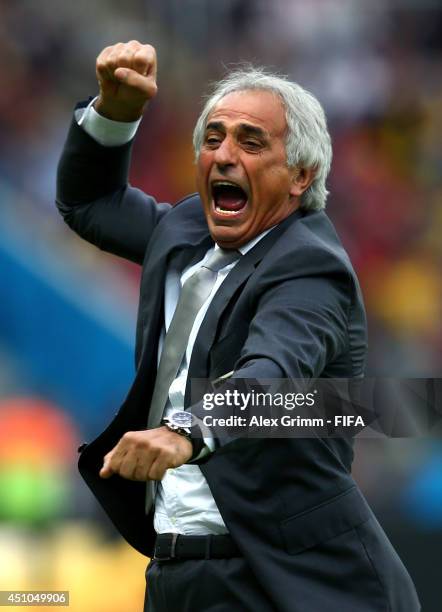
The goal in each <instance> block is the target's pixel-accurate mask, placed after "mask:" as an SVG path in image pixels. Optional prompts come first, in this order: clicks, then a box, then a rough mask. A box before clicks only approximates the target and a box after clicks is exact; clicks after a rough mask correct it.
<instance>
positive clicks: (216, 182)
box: [212, 181, 242, 189]
mask: <svg viewBox="0 0 442 612" xmlns="http://www.w3.org/2000/svg"><path fill="white" fill-rule="evenodd" d="M221 185H225V186H226V187H238V188H239V189H242V187H241V186H240V185H238V183H232V182H231V181H213V183H212V187H218V186H221Z"/></svg>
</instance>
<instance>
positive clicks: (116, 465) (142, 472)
mask: <svg viewBox="0 0 442 612" xmlns="http://www.w3.org/2000/svg"><path fill="white" fill-rule="evenodd" d="M192 453H193V447H192V443H191V442H190V440H188V439H187V438H185V437H184V436H181V435H180V434H178V433H175V432H174V431H169V429H167V427H157V428H155V429H147V430H145V431H128V432H127V433H125V434H124V436H123V437H122V438H121V439H120V441H119V442H118V444H117V445H116V446H114V448H113V449H112V450H111V451H110V452H109V453H107V455H106V456H105V457H104V461H103V467H102V468H101V470H100V476H101V478H109V477H110V476H112V475H113V474H119V475H120V476H121V477H122V478H127V479H128V480H141V481H147V480H161V479H162V478H163V476H164V474H165V472H166V470H168V469H169V468H176V467H179V466H180V465H183V463H186V462H187V461H189V459H190V458H191V457H192Z"/></svg>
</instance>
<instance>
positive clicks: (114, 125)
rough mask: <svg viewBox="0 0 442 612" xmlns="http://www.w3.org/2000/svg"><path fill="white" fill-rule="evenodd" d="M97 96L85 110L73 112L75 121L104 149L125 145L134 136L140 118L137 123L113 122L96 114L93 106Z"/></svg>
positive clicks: (79, 109)
mask: <svg viewBox="0 0 442 612" xmlns="http://www.w3.org/2000/svg"><path fill="white" fill-rule="evenodd" d="M97 98H98V96H95V98H94V99H93V100H91V101H90V102H89V104H88V105H87V106H86V107H85V108H78V109H77V110H76V111H75V119H76V121H77V123H78V125H80V126H81V127H82V128H83V130H84V131H85V132H86V134H88V135H89V136H90V137H91V138H93V139H94V140H95V141H96V142H98V144H100V145H102V146H104V147H119V146H121V145H125V144H127V143H128V142H129V141H130V140H132V138H133V137H134V136H135V134H136V133H137V130H138V126H139V125H140V122H141V118H140V119H138V120H137V121H127V122H126V121H113V120H112V119H107V118H106V117H103V115H100V114H99V113H97V111H96V110H95V108H94V107H93V104H94V102H95V100H96V99H97Z"/></svg>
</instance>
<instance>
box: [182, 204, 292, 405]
mask: <svg viewBox="0 0 442 612" xmlns="http://www.w3.org/2000/svg"><path fill="white" fill-rule="evenodd" d="M300 214H301V213H299V212H298V211H296V212H295V213H293V214H292V215H290V217H288V218H287V219H285V220H284V221H283V222H282V223H280V224H279V225H278V226H277V227H275V228H274V229H273V230H272V231H271V232H269V233H268V234H267V235H266V236H264V238H262V240H260V241H259V242H258V244H256V245H255V246H254V247H253V249H251V250H250V251H249V252H248V253H246V254H245V255H243V256H242V257H241V259H240V260H239V262H238V263H237V265H236V266H235V267H234V268H233V270H232V271H231V272H230V273H229V274H228V276H227V278H226V279H225V280H224V282H223V283H222V285H221V287H220V288H219V289H218V291H217V292H216V294H215V296H214V298H213V300H212V302H211V304H210V306H209V309H208V311H207V313H206V316H205V317H204V320H203V322H202V324H201V327H200V329H199V332H198V335H197V338H196V340H195V344H194V347H193V350H192V357H191V360H190V364H189V375H188V379H187V387H186V398H185V405H187V402H188V401H189V399H190V381H191V379H192V378H206V377H207V375H208V372H207V362H208V356H209V351H210V349H211V348H212V345H213V341H214V339H215V335H216V332H217V328H218V323H219V321H220V319H221V315H222V313H223V311H224V310H225V308H226V306H227V305H228V303H229V301H230V299H231V298H232V296H233V295H234V294H235V291H236V290H237V289H238V288H239V287H240V286H241V285H243V284H244V283H245V282H246V281H247V279H248V278H249V277H250V276H251V275H252V274H253V272H254V271H255V269H256V267H257V266H258V264H259V262H260V261H261V260H262V259H263V257H264V256H265V255H266V254H267V253H268V251H269V250H270V249H271V248H272V246H273V245H274V244H275V242H276V241H277V240H278V238H279V237H280V236H281V234H282V233H283V232H284V231H285V229H286V228H287V227H288V226H289V225H291V223H293V222H294V221H295V220H296V219H297V218H298V217H299V216H300Z"/></svg>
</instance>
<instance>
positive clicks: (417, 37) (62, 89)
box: [0, 0, 442, 610]
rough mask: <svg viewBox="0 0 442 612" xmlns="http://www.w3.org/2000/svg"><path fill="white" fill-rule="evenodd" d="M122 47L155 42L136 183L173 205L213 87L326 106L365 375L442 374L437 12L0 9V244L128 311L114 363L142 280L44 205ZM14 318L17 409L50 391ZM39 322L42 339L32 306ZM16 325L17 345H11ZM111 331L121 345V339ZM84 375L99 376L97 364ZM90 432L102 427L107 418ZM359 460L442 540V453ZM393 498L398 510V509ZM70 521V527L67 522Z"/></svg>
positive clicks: (380, 498) (143, 5)
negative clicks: (306, 94)
mask: <svg viewBox="0 0 442 612" xmlns="http://www.w3.org/2000/svg"><path fill="white" fill-rule="evenodd" d="M131 39H138V40H140V41H142V42H149V43H151V44H153V45H154V46H156V48H157V51H158V57H159V94H158V96H157V98H156V99H155V100H154V101H153V103H152V104H151V106H150V108H149V111H148V114H147V116H146V118H145V119H144V121H143V122H142V124H141V128H140V131H139V136H138V138H137V141H136V145H135V151H134V156H133V164H132V170H131V182H132V184H133V185H135V186H137V187H140V188H142V189H144V190H145V191H148V192H149V193H151V194H153V195H154V196H155V197H156V198H157V199H158V200H159V201H169V202H174V201H176V200H178V199H179V198H180V197H181V196H183V195H184V194H186V193H188V192H191V191H194V190H195V185H194V181H193V151H192V148H191V133H192V128H193V125H194V122H195V120H196V118H197V116H198V113H199V111H200V109H201V97H202V95H203V94H204V93H206V92H207V89H208V85H209V84H210V81H213V80H215V79H216V78H217V77H219V76H221V75H222V74H223V73H224V72H225V71H226V69H228V67H229V66H230V65H232V64H235V63H238V62H240V61H247V62H252V63H254V64H256V65H264V66H267V67H269V68H272V69H275V70H276V71H278V72H280V73H283V74H287V75H288V76H289V77H290V78H292V79H293V80H295V81H298V82H299V83H300V84H302V85H303V86H304V87H306V88H307V89H309V90H311V91H312V92H313V93H314V94H315V95H316V96H317V97H318V98H319V100H320V101H321V103H322V104H323V106H324V108H325V111H326V114H327V116H328V121H329V127H330V131H331V134H332V139H333V147H334V161H333V166H332V172H331V175H330V178H329V190H330V192H331V195H330V197H329V203H328V207H327V212H328V214H329V215H330V217H331V218H332V220H333V221H334V223H335V224H336V226H337V229H338V232H339V234H340V236H341V238H342V240H343V242H344V245H345V247H346V249H347V250H348V252H349V254H350V257H351V259H352V261H353V264H354V266H355V268H356V271H357V273H358V275H359V278H360V281H361V285H362V289H363V293H364V297H365V301H366V307H367V311H368V318H369V343H370V346H369V361H368V371H367V374H368V375H371V376H383V377H410V378H412V377H440V372H441V366H442V324H441V314H442V313H441V295H442V291H441V290H442V281H441V273H440V271H441V260H442V240H441V235H442V206H441V201H442V178H441V176H442V146H441V133H442V129H441V128H442V119H441V117H442V80H441V78H440V75H441V73H442V6H441V5H440V3H439V2H437V1H436V0H376V2H370V1H369V0H296V1H294V0H272V1H271V2H270V1H268V0H223V1H222V2H215V1H210V0H186V1H183V0H132V1H131V2H127V3H123V2H118V1H117V0H107V1H104V0H87V1H86V0H76V2H74V3H67V2H64V3H59V2H55V0H39V2H38V3H30V2H13V1H12V0H0V69H1V74H2V77H3V78H2V82H3V86H2V87H0V134H1V137H0V197H1V200H2V201H1V207H0V208H1V211H0V231H1V233H2V237H1V238H0V245H1V242H2V240H4V245H6V243H7V248H6V246H5V247H4V248H5V251H4V257H5V258H6V257H11V253H12V254H14V253H15V254H16V257H17V258H18V259H19V258H20V253H22V252H23V248H24V247H22V245H24V244H26V248H27V249H29V251H28V252H29V257H31V258H32V254H33V253H37V252H38V253H40V254H42V253H43V251H44V255H45V257H43V259H44V260H45V261H47V262H49V263H48V264H47V267H44V266H43V269H39V271H38V274H40V276H41V275H45V276H46V277H47V278H46V280H47V279H48V278H53V277H52V276H51V275H53V274H54V272H53V267H52V264H51V263H50V260H51V259H52V260H54V261H58V263H59V261H60V260H61V261H63V262H64V264H65V265H66V266H69V267H70V269H72V268H73V269H74V271H73V272H72V274H73V275H74V276H76V281H75V282H76V283H78V284H77V285H76V286H78V287H79V288H80V287H82V282H85V283H87V282H90V283H91V284H93V285H94V286H95V285H96V286H97V287H98V289H97V290H101V288H102V290H103V291H105V292H106V291H107V292H108V294H109V296H112V300H113V301H115V303H116V304H118V306H119V307H120V306H121V317H120V318H121V319H123V320H124V322H125V323H124V325H125V326H126V327H125V331H124V334H123V335H124V336H125V338H126V340H125V341H124V342H125V343H126V344H125V349H126V348H128V346H126V345H128V344H130V343H131V342H132V337H131V332H132V331H133V327H134V316H135V309H136V301H137V289H138V280H139V270H138V269H137V268H136V267H135V266H133V265H132V264H129V263H127V262H123V261H119V260H117V259H116V258H113V257H109V256H106V255H103V254H102V253H100V252H99V251H97V250H96V249H94V248H92V247H90V246H89V245H86V244H84V243H83V242H81V241H80V240H79V239H78V238H76V237H75V236H73V235H72V233H71V232H70V230H68V228H66V227H65V226H64V225H63V223H62V221H61V220H60V219H59V217H58V215H57V213H56V212H55V207H54V204H53V202H54V196H55V171H56V165H57V159H58V156H59V154H60V150H61V147H62V144H63V140H64V138H65V134H66V131H67V128H68V125H69V121H70V118H71V112H72V109H73V107H74V104H75V103H76V102H77V101H79V100H82V99H85V98H87V97H88V96H89V95H95V94H96V82H95V74H94V62H95V57H96V56H97V54H98V53H99V51H100V50H101V49H102V48H103V47H104V46H106V45H109V44H113V43H114V42H118V41H120V40H121V41H126V40H131ZM153 148H154V149H155V155H152V154H151V150H152V149H153ZM0 253H1V248H0ZM42 256H43V255H42ZM5 261H6V259H5ZM8 261H9V259H8ZM1 263H2V260H1V259H0V265H1ZM17 269H18V268H17ZM17 274H18V273H17V272H14V275H17ZM0 275H1V271H0ZM15 277H16V276H14V278H15ZM85 279H89V281H87V280H85ZM91 279H92V280H91ZM109 283H111V287H110V288H109ZM23 291H24V292H25V295H23V296H21V295H18V296H17V299H23V300H27V299H29V308H35V303H33V302H32V296H33V294H30V295H29V289H28V288H27V286H24V288H23ZM26 292H27V293H26ZM78 293H80V297H79V298H78V297H77V298H76V299H77V302H78V300H84V303H83V304H80V306H79V307H81V308H82V311H83V312H86V311H88V310H89V309H90V304H89V302H88V300H89V299H90V296H88V295H86V294H84V295H83V296H81V293H82V292H81V291H79V292H78ZM84 293H86V292H84ZM106 295H107V294H106ZM5 299H6V300H8V290H6V297H4V298H3V300H5ZM77 302H76V303H77ZM77 306H78V303H77ZM8 312H9V311H8V309H7V308H4V307H3V308H2V307H1V306H0V319H1V317H2V316H3V317H4V320H3V322H1V321H0V366H1V367H0V370H1V371H2V373H0V399H1V400H3V401H6V400H7V399H8V397H9V396H10V395H11V396H12V395H14V396H20V394H22V393H23V389H25V391H26V393H27V394H29V393H30V392H31V393H32V394H33V395H34V396H37V395H38V397H40V398H41V397H42V396H43V398H44V397H45V396H47V395H49V396H50V389H51V384H53V381H51V380H47V381H46V382H45V381H42V380H41V379H38V382H37V383H35V380H37V378H38V376H37V373H36V371H34V369H33V368H32V367H30V368H28V369H27V374H26V377H24V376H22V372H21V369H20V361H21V360H22V358H24V356H23V355H22V354H20V352H19V351H18V350H17V348H16V347H17V346H20V344H18V345H17V343H15V345H14V342H12V340H11V336H10V335H8V334H9V332H10V329H11V321H10V315H9V314H8ZM118 318H119V317H118V314H117V315H116V316H115V314H114V315H112V316H109V317H108V319H107V321H106V325H108V327H109V328H111V327H112V328H114V327H118V326H121V321H118ZM40 321H41V326H42V327H43V328H44V327H45V326H46V320H45V308H43V307H42V311H41V313H40ZM16 325H17V330H14V334H13V337H14V338H15V337H16V336H17V335H18V334H19V329H18V324H17V323H16ZM119 329H120V328H119ZM127 330H129V332H128V331H127ZM28 333H29V330H28ZM118 333H119V334H120V336H121V335H122V332H121V329H120V331H119V332H118ZM48 336H51V334H48ZM127 338H130V340H127ZM56 344H57V338H51V337H48V338H47V343H46V344H45V346H44V348H43V350H42V359H50V355H49V353H50V351H51V350H52V349H53V347H54V346H55V345H56ZM14 346H15V348H14ZM85 346H87V340H86V344H85ZM129 348H130V347H129ZM68 349H69V346H68ZM54 350H55V349H54ZM95 367H96V376H98V377H99V376H101V375H102V372H103V370H105V369H106V364H103V363H97V364H95ZM37 370H38V368H37ZM8 372H11V375H10V376H9V375H8V374H7V373H8ZM14 372H15V376H14ZM17 372H18V373H19V375H17ZM24 378H26V381H25V383H24V387H23V388H22V387H21V384H22V382H23V380H24ZM119 392H120V391H119ZM50 399H53V398H50ZM117 400H118V397H117V395H116V396H115V397H106V398H105V400H103V401H106V402H107V403H109V405H110V404H112V406H111V408H109V411H110V412H113V411H114V410H115V409H116V407H117V406H116V405H115V404H116V403H117ZM59 404H60V402H59ZM61 404H62V405H59V409H60V410H62V411H63V410H66V411H67V413H69V418H70V419H71V420H72V423H73V428H74V430H75V434H74V433H73V434H72V435H75V437H76V436H78V435H82V433H83V432H84V431H85V430H87V426H86V424H85V423H86V417H84V422H83V420H82V419H83V417H82V415H81V414H80V413H78V414H77V413H76V412H75V409H74V408H73V407H72V406H73V404H72V405H69V402H66V404H65V405H63V401H62V402H61ZM14 405H15V404H14ZM96 420H97V421H98V422H102V424H104V422H105V419H104V417H103V415H100V414H99V415H98V417H97V419H96ZM359 446H360V453H359V455H358V459H357V462H356V464H355V474H356V477H357V478H359V480H360V482H361V485H362V486H363V488H365V491H366V492H367V494H369V495H370V496H371V499H372V501H373V502H374V503H375V505H376V504H377V505H378V507H379V508H380V509H381V511H385V516H386V517H388V516H389V515H391V517H393V516H394V515H395V513H396V511H397V506H399V505H401V511H402V512H403V514H404V521H407V520H408V521H410V523H412V522H413V521H414V522H415V524H416V525H419V529H424V524H425V521H426V520H427V518H428V516H427V515H426V514H425V513H424V514H423V515H420V514H419V512H420V510H419V504H418V503H417V502H416V499H418V498H419V499H425V500H426V503H427V502H428V500H429V502H428V503H430V506H431V503H433V504H434V513H433V515H432V516H433V519H434V517H436V520H433V523H432V525H433V529H438V530H439V533H442V499H441V498H442V493H440V494H437V493H436V491H438V490H440V491H442V476H441V475H440V474H441V473H442V470H438V469H435V468H434V465H438V466H440V465H441V462H442V459H441V457H442V447H441V445H440V443H437V442H435V441H433V442H430V441H411V440H409V441H401V442H400V443H399V441H393V442H391V443H388V442H380V441H364V443H363V442H360V443H359ZM71 461H72V460H71ZM428 466H431V469H432V470H433V471H432V472H431V474H433V476H432V477H430V476H429V472H428V470H426V467H428ZM0 476H1V470H0ZM426 483H427V484H426ZM0 486H1V482H0ZM439 486H440V489H439V488H438V487H439ZM393 496H394V499H395V500H396V502H393V501H391V500H393ZM389 500H390V501H389ZM86 506H87V504H86V505H83V506H82V505H81V503H80V504H79V507H80V510H79V511H78V512H77V514H81V512H83V513H86V515H87V514H88V512H89V513H90V511H89V510H87V508H86V510H85V507H86ZM407 508H408V512H409V515H408V518H407V514H406V513H407ZM427 510H428V506H427ZM70 514H71V515H73V516H76V511H71V512H70ZM419 516H421V519H419ZM438 516H439V520H437V517H438ZM1 517H2V513H1V508H0V518H1ZM426 517H427V518H426ZM419 521H420V522H419ZM393 522H394V520H393V519H392V523H393ZM416 529H417V527H416ZM398 537H399V536H398ZM404 546H405V544H404ZM0 547H1V541H0ZM410 558H411V561H412V560H413V559H412V557H411V556H410ZM0 565H1V560H0ZM0 575H1V572H0ZM0 588H3V587H1V586H0ZM91 609H92V608H91ZM97 609H99V608H97ZM108 609H110V608H108ZM127 609H129V608H127ZM428 610H430V607H428Z"/></svg>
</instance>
